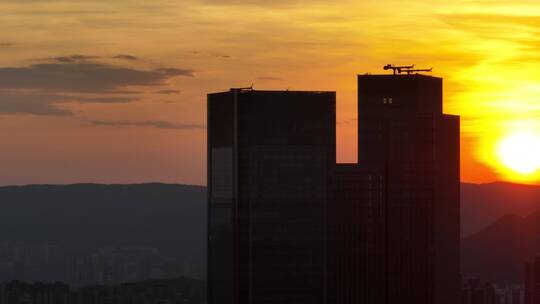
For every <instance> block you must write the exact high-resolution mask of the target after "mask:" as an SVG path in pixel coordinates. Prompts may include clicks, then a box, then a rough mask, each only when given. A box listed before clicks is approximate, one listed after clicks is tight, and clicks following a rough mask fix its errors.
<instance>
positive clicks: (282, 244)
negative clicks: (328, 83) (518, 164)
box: [208, 89, 336, 304]
mask: <svg viewBox="0 0 540 304" xmlns="http://www.w3.org/2000/svg"><path fill="white" fill-rule="evenodd" d="M335 115H336V114H335V93H334V92H293V91H253V90H241V89H232V90H231V91H228V92H223V93H217V94H210V95H209V96H208V189H209V228H208V229H209V242H208V288H209V299H208V300H209V303H213V304H214V303H220V304H232V303H235V304H237V303H258V304H262V303H272V304H274V303H305V304H308V303H309V304H317V303H324V302H325V301H324V299H325V297H326V295H325V293H326V288H325V278H326V276H325V272H326V267H325V259H326V249H325V246H326V242H325V230H326V223H325V222H326V219H325V208H326V200H327V196H328V190H327V182H328V175H329V173H330V172H331V169H332V168H333V166H334V165H335V162H336V156H335V153H336V152H335V141H336V139H335V124H336V121H335Z"/></svg>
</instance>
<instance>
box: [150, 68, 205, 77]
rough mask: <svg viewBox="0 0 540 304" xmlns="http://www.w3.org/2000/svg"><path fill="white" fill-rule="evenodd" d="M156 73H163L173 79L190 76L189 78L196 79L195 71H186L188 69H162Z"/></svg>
mask: <svg viewBox="0 0 540 304" xmlns="http://www.w3.org/2000/svg"><path fill="white" fill-rule="evenodd" d="M155 71H156V72H160V73H163V74H164V75H167V76H170V77H173V76H188V77H194V76H195V75H194V74H193V70H186V69H177V68H160V69H156V70H155Z"/></svg>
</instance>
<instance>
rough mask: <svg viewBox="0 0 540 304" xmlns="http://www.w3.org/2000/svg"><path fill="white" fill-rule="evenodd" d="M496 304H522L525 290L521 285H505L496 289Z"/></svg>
mask: <svg viewBox="0 0 540 304" xmlns="http://www.w3.org/2000/svg"><path fill="white" fill-rule="evenodd" d="M497 300H498V302H497V304H524V303H525V289H524V288H523V285H507V286H503V287H501V288H497Z"/></svg>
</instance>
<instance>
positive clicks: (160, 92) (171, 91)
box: [156, 90, 181, 95]
mask: <svg viewBox="0 0 540 304" xmlns="http://www.w3.org/2000/svg"><path fill="white" fill-rule="evenodd" d="M180 92H181V91H179V90H159V91H157V92H156V94H164V95H171V94H180Z"/></svg>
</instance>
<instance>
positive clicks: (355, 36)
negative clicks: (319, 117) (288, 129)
mask: <svg viewBox="0 0 540 304" xmlns="http://www.w3.org/2000/svg"><path fill="white" fill-rule="evenodd" d="M399 3H400V5H399V6H398V5H397V2H396V1H393V2H392V1H391V2H390V3H386V2H385V4H383V3H380V2H377V1H362V3H358V2H357V1H348V0H343V1H336V2H333V3H332V4H329V3H325V2H322V1H316V2H309V3H307V2H306V1H301V0H299V1H287V2H285V1H277V2H276V1H274V2H272V4H265V3H263V2H262V1H257V0H234V1H233V0H231V1H226V0H221V1H220V0H188V1H182V2H181V3H179V2H177V1H168V0H159V1H155V2H153V3H152V4H143V3H140V2H137V1H131V0H122V1H117V2H108V1H79V2H77V3H73V2H70V1H63V0H51V1H24V2H22V1H12V0H8V1H3V2H2V3H1V4H0V8H1V9H2V11H3V12H5V14H6V15H9V17H8V18H3V19H2V21H0V22H1V23H0V24H1V25H2V27H1V28H2V30H1V31H0V55H1V56H0V79H1V80H0V130H2V131H4V133H6V134H8V135H7V136H5V137H4V138H3V141H2V142H1V143H0V149H1V150H2V151H3V156H4V157H3V158H2V159H1V160H0V167H2V168H3V170H2V173H0V184H1V185H9V184H33V183H49V184H56V183H61V184H64V183H78V182H102V183H134V182H135V183H137V182H148V181H158V182H168V183H187V184H204V181H205V178H206V177H205V173H204V172H205V166H206V164H205V160H206V156H205V155H204V154H205V142H206V140H205V138H204V133H205V117H206V114H205V112H204V96H205V93H206V92H209V91H220V90H223V89H226V88H228V87H230V86H236V87H242V86H249V85H251V84H252V83H254V84H255V88H258V89H287V88H290V89H293V90H313V89H323V90H332V91H334V90H335V91H337V121H338V126H337V137H336V140H337V156H338V161H340V162H354V161H355V160H356V155H357V151H358V147H357V146H356V140H355V138H356V134H357V130H356V127H355V125H356V124H355V121H356V119H357V116H356V108H355V102H354V100H355V82H354V81H352V80H351V79H352V78H351V76H352V75H355V74H357V73H364V72H369V73H380V71H381V68H382V66H383V65H385V64H388V63H394V64H416V66H417V67H419V68H424V67H425V68H431V67H433V68H434V70H433V75H434V76H440V77H443V78H445V79H446V80H447V81H446V86H445V92H446V93H445V100H447V101H448V102H447V106H446V108H445V111H446V112H448V113H451V114H458V113H459V114H460V115H461V116H462V125H463V128H462V145H461V146H462V156H463V157H462V164H461V166H462V180H463V181H465V182H476V183H481V182H491V181H496V180H503V181H512V182H522V183H532V184H538V170H536V171H534V170H533V172H532V173H530V172H529V173H526V174H518V173H516V172H518V171H516V170H509V169H508V168H507V167H508V166H505V165H503V161H505V162H506V163H507V165H508V164H510V165H513V166H514V167H515V168H517V169H518V170H521V171H528V170H529V169H530V168H532V169H535V168H536V165H537V164H538V159H537V158H536V156H534V155H533V156H531V159H529V160H528V161H527V164H526V165H528V166H529V167H525V168H522V164H520V159H519V158H518V160H517V162H518V163H517V164H513V163H515V162H516V157H515V154H516V153H517V152H515V151H514V152H512V153H514V156H513V157H510V158H509V159H508V158H507V157H500V156H498V155H497V153H498V152H497V147H498V145H499V143H500V142H501V140H503V139H504V137H505V136H506V135H507V134H513V133H518V135H519V136H517V137H514V139H516V138H517V140H518V143H519V142H521V144H523V141H527V140H528V139H532V142H535V141H537V139H536V138H537V135H538V134H539V130H538V128H539V126H538V119H537V117H538V115H539V112H538V102H537V100H538V97H539V95H538V92H537V89H536V87H537V79H538V68H537V66H538V63H539V62H540V61H539V60H538V58H537V56H536V55H535V49H536V48H537V46H538V40H537V38H536V24H537V17H536V15H537V14H538V6H537V5H536V3H535V2H534V1H528V0H523V1H518V2H513V3H512V4H507V3H502V2H499V1H465V0H463V1H458V2H453V3H451V4H450V3H447V2H444V1H435V0H431V1H419V0H418V1H417V0H408V1H406V2H402V1H400V2H399ZM388 8H393V9H388ZM246 15H249V16H257V18H249V20H248V19H247V18H242V16H246ZM290 16H295V18H294V20H293V21H292V20H291V19H290V18H289V17H290ZM276 32H279V33H281V34H280V36H276V35H274V33H276ZM57 72H59V73H60V74H62V75H63V76H62V77H56V76H58V74H57ZM52 75H56V76H55V77H52ZM81 75H82V76H81ZM104 75H109V76H108V77H109V78H107V81H103V79H105V78H104V77H105V76H104ZM79 76H81V77H80V78H78V77H79ZM77 79H79V80H81V81H78V80H77ZM328 79H331V80H330V81H329V80H328ZM525 131H526V132H525ZM520 133H525V134H521V135H520ZM531 134H532V136H531ZM507 142H509V143H513V141H512V138H510V139H509V141H507ZM503 144H504V142H503ZM503 146H504V145H503ZM510 146H512V144H510ZM531 146H532V147H533V148H534V149H537V147H536V146H537V145H531ZM534 149H532V150H533V151H534ZM502 150H504V149H502ZM522 150H523V149H522ZM517 155H518V156H519V155H520V154H519V153H518V154H517ZM531 166H532V167H531Z"/></svg>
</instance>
